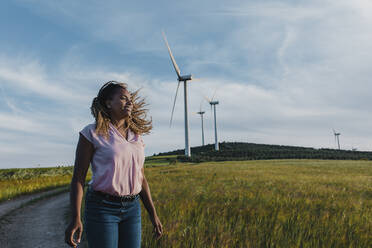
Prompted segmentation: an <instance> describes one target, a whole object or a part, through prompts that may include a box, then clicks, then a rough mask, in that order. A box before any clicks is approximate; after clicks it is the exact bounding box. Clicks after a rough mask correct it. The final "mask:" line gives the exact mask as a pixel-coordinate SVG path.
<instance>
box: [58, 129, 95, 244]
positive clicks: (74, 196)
mask: <svg viewBox="0 0 372 248" xmlns="http://www.w3.org/2000/svg"><path fill="white" fill-rule="evenodd" d="M93 152H94V147H93V145H92V144H91V143H90V142H89V141H88V140H87V139H86V138H85V137H84V136H83V135H81V134H80V137H79V142H78V145H77V148H76V157H75V166H74V174H73V176H72V180H71V189H70V205H71V213H72V220H71V223H70V225H69V226H68V227H67V229H66V232H65V241H66V243H67V244H69V245H70V246H73V247H76V246H77V244H76V243H75V242H74V240H73V237H74V233H75V232H76V233H77V236H78V238H77V241H78V242H80V238H81V234H82V232H83V226H82V223H81V220H80V208H81V201H82V198H83V194H84V184H85V178H86V175H87V171H88V168H89V164H90V161H91V160H92V156H93Z"/></svg>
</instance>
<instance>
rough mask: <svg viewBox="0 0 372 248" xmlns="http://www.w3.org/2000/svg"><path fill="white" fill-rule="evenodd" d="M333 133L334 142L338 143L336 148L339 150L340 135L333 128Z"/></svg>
mask: <svg viewBox="0 0 372 248" xmlns="http://www.w3.org/2000/svg"><path fill="white" fill-rule="evenodd" d="M333 134H334V136H335V143H336V144H338V150H340V149H341V148H340V139H339V136H340V135H341V133H336V131H335V130H334V129H333Z"/></svg>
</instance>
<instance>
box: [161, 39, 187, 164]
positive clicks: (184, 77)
mask: <svg viewBox="0 0 372 248" xmlns="http://www.w3.org/2000/svg"><path fill="white" fill-rule="evenodd" d="M162 34H163V38H164V42H165V45H166V46H167V48H168V53H169V56H170V58H171V60H172V64H173V67H174V70H175V71H176V73H177V79H178V85H177V90H176V95H175V97H174V102H173V108H172V115H171V119H170V123H169V127H171V125H172V119H173V112H174V106H175V105H176V99H177V93H178V88H179V87H180V83H181V82H183V89H184V105H185V156H187V157H190V156H191V150H190V144H189V120H188V113H187V81H190V80H192V75H191V74H190V75H181V71H180V69H179V68H178V65H177V63H176V60H175V59H174V57H173V54H172V51H171V49H170V47H169V44H168V41H167V37H166V36H165V33H164V32H162Z"/></svg>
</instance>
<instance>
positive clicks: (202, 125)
mask: <svg viewBox="0 0 372 248" xmlns="http://www.w3.org/2000/svg"><path fill="white" fill-rule="evenodd" d="M196 113H197V114H199V115H200V117H201V127H202V144H203V146H204V123H203V115H204V113H205V111H202V109H201V103H200V111H199V112H196Z"/></svg>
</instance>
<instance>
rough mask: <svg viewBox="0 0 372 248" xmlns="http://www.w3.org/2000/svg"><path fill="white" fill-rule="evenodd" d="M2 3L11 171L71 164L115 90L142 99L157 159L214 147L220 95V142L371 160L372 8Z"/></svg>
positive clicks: (1, 142) (0, 45) (4, 158)
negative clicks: (118, 86)
mask: <svg viewBox="0 0 372 248" xmlns="http://www.w3.org/2000/svg"><path fill="white" fill-rule="evenodd" d="M226 3H227V2H226V1H215V0H214V1H211V0H206V1H187V2H186V1H182V2H181V1H156V2H140V3H137V2H133V1H106V2H102V1H89V4H87V2H86V1H33V0H23V1H22V0H19V1H2V2H1V3H0V30H1V33H2V39H0V103H1V104H0V137H1V138H0V161H1V163H0V168H12V167H35V166H57V165H72V164H73V161H74V153H75V148H76V143H77V140H78V132H79V131H80V130H81V129H82V128H83V127H84V126H85V125H87V124H89V123H92V122H93V117H92V116H91V115H90V110H89V107H90V103H91V100H92V99H93V97H94V96H95V95H96V94H97V91H98V89H99V88H100V86H101V85H102V84H103V83H104V82H106V81H109V80H118V81H124V82H126V83H128V84H129V87H130V89H131V90H136V89H138V88H140V87H142V90H141V94H142V95H143V96H144V97H145V98H146V100H147V102H148V103H149V104H150V105H149V116H151V117H152V119H153V126H154V129H153V132H152V133H151V134H150V135H146V136H144V137H143V139H144V141H145V143H146V151H145V152H146V155H152V154H153V153H158V152H163V151H169V150H173V149H181V148H183V147H184V127H183V91H180V92H179V97H178V100H177V104H176V109H175V115H174V119H173V126H172V128H169V120H170V114H171V108H172V102H173V97H174V94H175V90H176V86H177V82H176V74H175V72H174V70H173V68H172V66H171V62H170V59H169V56H168V53H167V49H166V47H165V44H164V42H163V40H162V36H161V31H162V30H164V31H165V32H166V34H167V37H168V41H169V43H170V46H171V48H172V51H173V53H174V56H175V58H176V60H177V63H178V65H179V66H180V68H181V71H182V72H183V73H185V74H189V73H191V74H193V75H194V76H195V77H196V78H200V79H199V80H198V81H195V82H191V83H190V84H189V86H188V89H189V93H190V95H189V120H190V143H191V145H192V146H197V145H200V144H201V128H200V118H199V116H198V115H196V114H193V112H196V111H198V110H199V106H200V103H201V102H202V108H203V109H204V110H206V115H205V129H206V130H205V131H206V132H205V138H206V141H207V143H212V142H213V141H214V137H213V122H212V116H211V112H210V107H209V106H208V103H207V102H206V101H203V99H204V96H209V97H210V96H211V95H212V94H213V92H214V91H215V90H216V96H215V98H216V99H217V100H219V102H220V104H219V105H218V106H217V121H218V124H217V126H218V133H219V140H220V141H244V142H254V143H265V144H283V145H298V146H307V147H316V148H320V147H328V148H335V141H334V137H333V134H332V128H334V129H336V131H338V132H341V136H340V143H341V146H342V148H344V149H352V148H357V149H358V150H368V151H370V150H372V143H371V138H372V134H371V132H370V126H371V124H372V116H371V115H370V112H371V111H370V109H369V108H370V106H371V103H372V100H371V97H370V92H372V84H371V83H370V79H371V78H372V72H371V70H370V64H371V62H372V43H371V42H370V41H371V40H372V31H371V29H370V27H371V24H372V13H371V12H372V3H371V2H370V1H367V0H355V1H346V0H340V1H336V0H334V1H331V0H326V1H229V2H228V3H229V4H226Z"/></svg>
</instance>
